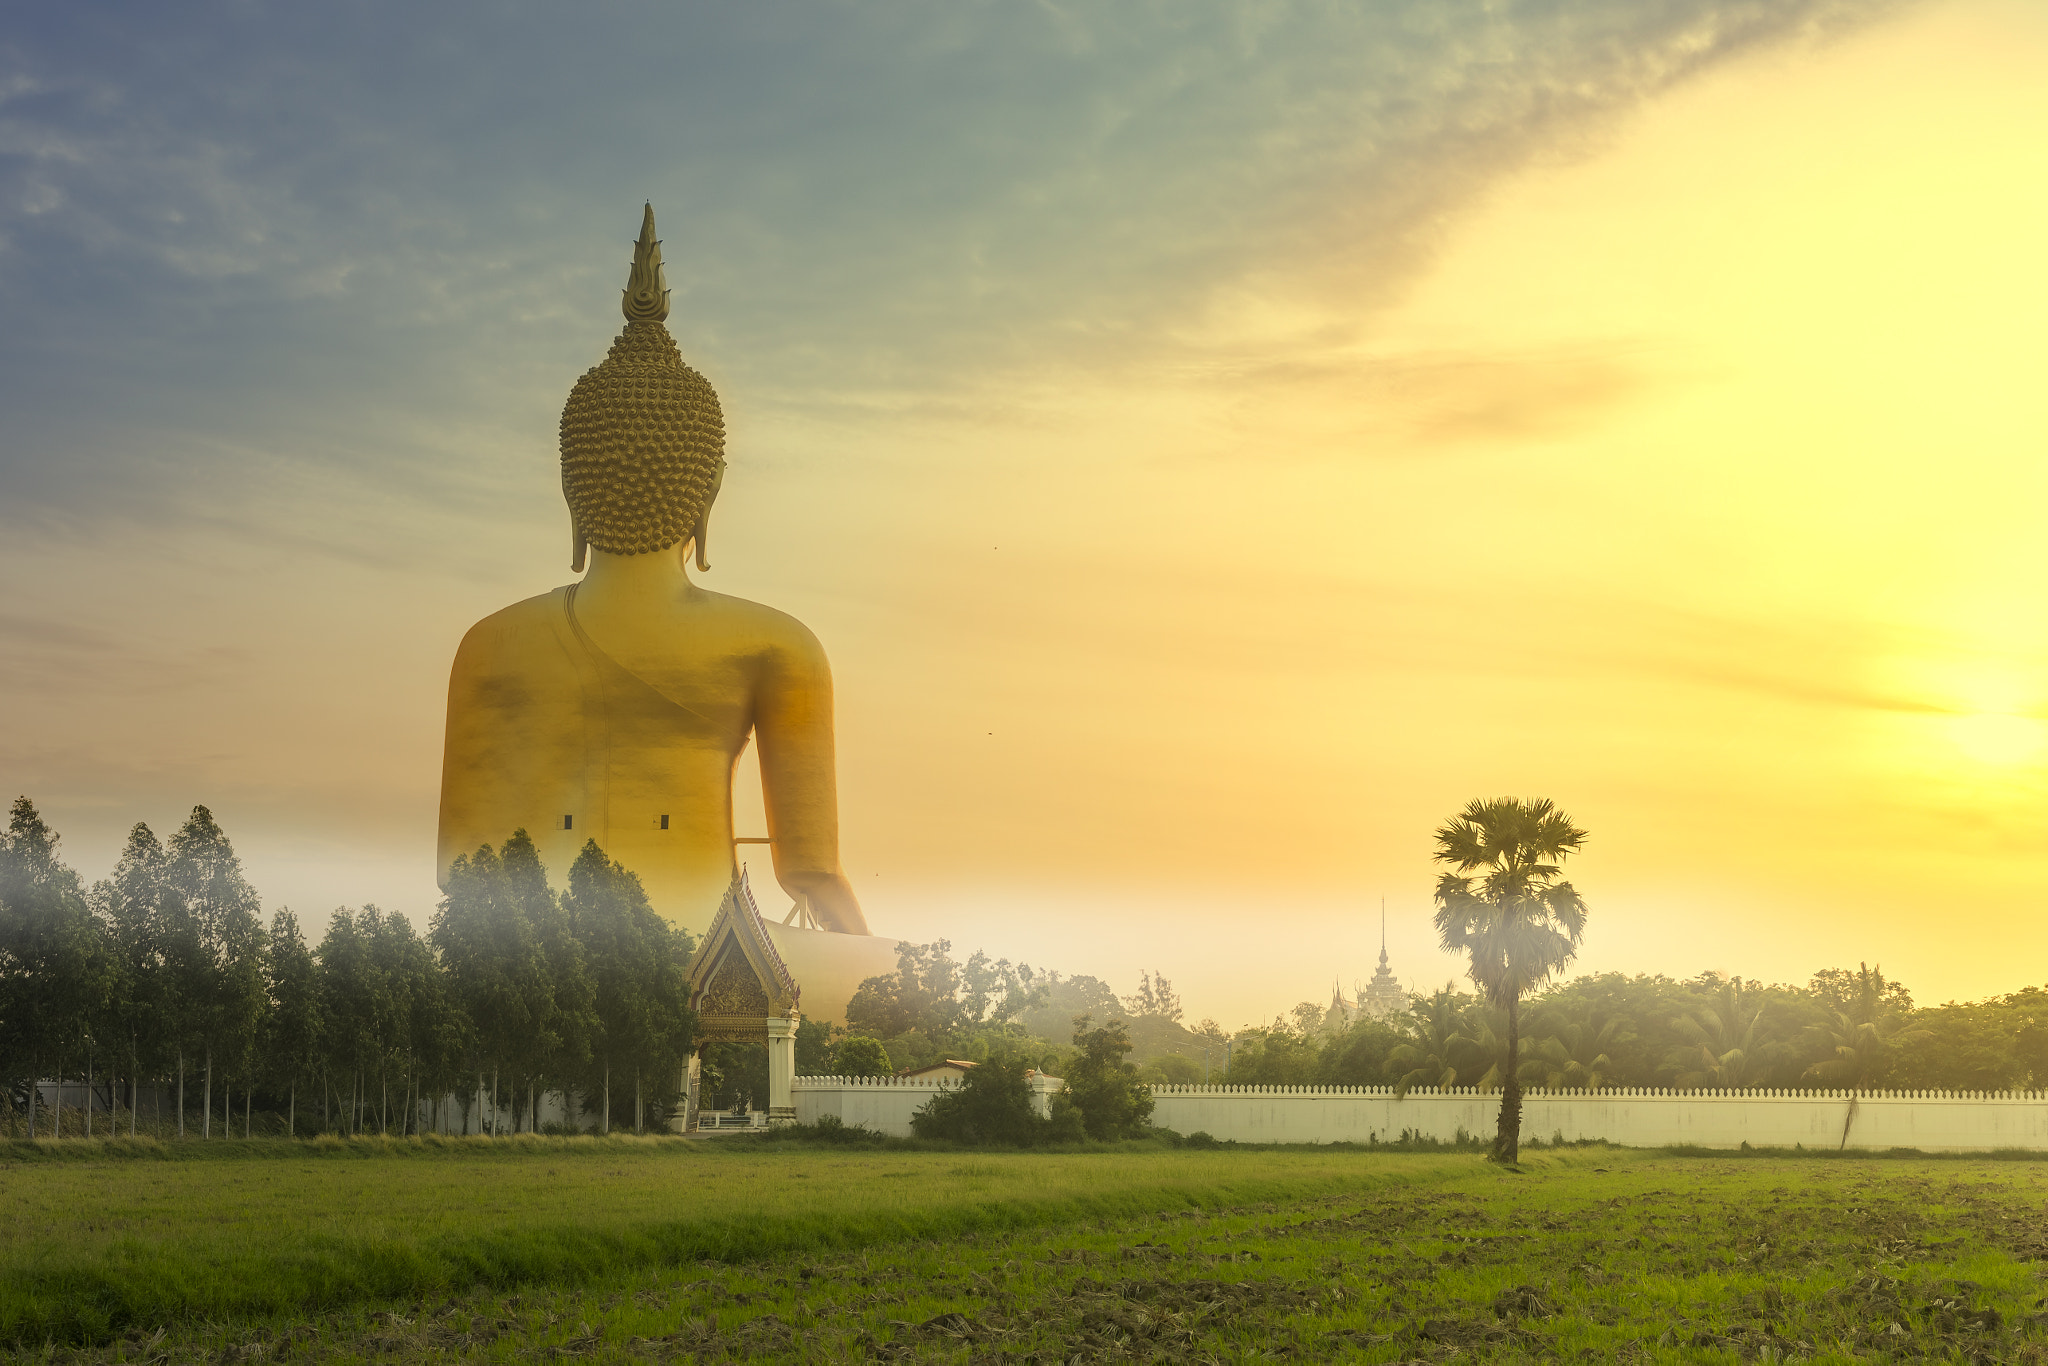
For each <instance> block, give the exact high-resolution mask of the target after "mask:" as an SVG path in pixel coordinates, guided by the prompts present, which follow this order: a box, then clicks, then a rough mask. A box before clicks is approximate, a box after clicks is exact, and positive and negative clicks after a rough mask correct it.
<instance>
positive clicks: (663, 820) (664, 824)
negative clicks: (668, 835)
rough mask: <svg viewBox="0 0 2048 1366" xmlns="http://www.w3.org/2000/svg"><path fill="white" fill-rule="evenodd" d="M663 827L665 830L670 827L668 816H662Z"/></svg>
mask: <svg viewBox="0 0 2048 1366" xmlns="http://www.w3.org/2000/svg"><path fill="white" fill-rule="evenodd" d="M661 828H662V829H664V830H666V829H668V817H666V816H663V817H662V818H661Z"/></svg>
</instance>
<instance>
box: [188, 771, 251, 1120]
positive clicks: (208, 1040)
mask: <svg viewBox="0 0 2048 1366" xmlns="http://www.w3.org/2000/svg"><path fill="white" fill-rule="evenodd" d="M165 880H166V882H168V883H169V885H170V886H171V888H172V889H173V890H174V891H175V892H176V893H177V896H178V898H179V900H180V902H181V903H182V906H181V911H182V914H183V916H184V917H185V920H186V922H187V923H186V928H185V933H186V934H188V935H189V936H191V944H190V949H191V953H190V958H189V960H188V961H187V962H186V963H185V964H183V965H181V966H183V967H184V968H185V970H186V971H187V972H189V974H190V976H189V977H188V978H187V980H186V983H185V985H186V988H187V990H186V991H185V992H184V993H182V994H183V996H184V998H185V1000H184V1002H183V1004H184V1005H185V1006H186V1010H185V1011H184V1012H182V1013H184V1014H185V1016H186V1024H187V1027H188V1030H189V1032H190V1035H191V1037H192V1038H193V1039H194V1040H195V1041H196V1043H197V1046H198V1047H199V1048H200V1049H201V1051H202V1057H203V1060H204V1065H205V1068H206V1080H205V1088H204V1092H203V1095H202V1099H203V1102H204V1104H205V1106H206V1118H205V1120H204V1121H203V1122H202V1124H201V1126H200V1135H201V1137H206V1136H209V1135H210V1134H211V1133H212V1131H213V1080H214V1070H215V1066H216V1064H217V1063H219V1064H225V1065H228V1066H236V1065H243V1066H245V1065H246V1063H247V1061H248V1060H249V1058H250V1055H251V1052H252V1050H253V1047H254V1044H255V1040H256V1037H257V1035H258V1034H259V1032H260V1029H261V1024H262V1019H263V1007H264V995H263V948H264V935H263V922H262V920H261V919H260V917H259V912H260V911H261V909H262V905H261V900H260V898H258V897H257V895H256V891H255V889H254V888H253V887H251V886H250V885H249V884H248V881H247V880H246V879H244V878H243V876H242V863H241V860H240V859H238V858H236V857H235V850H234V846H233V845H232V844H231V843H229V841H228V837H227V834H226V832H224V831H223V830H222V829H221V828H220V826H219V824H218V823H217V822H215V820H214V819H213V813H212V812H211V811H208V810H207V809H206V808H205V807H203V806H195V807H193V808H192V815H191V817H190V818H189V819H187V820H186V822H185V824H184V825H183V826H181V827H179V830H178V833H177V834H175V835H173V836H172V837H171V845H170V865H169V868H168V870H167V872H166V877H165Z"/></svg>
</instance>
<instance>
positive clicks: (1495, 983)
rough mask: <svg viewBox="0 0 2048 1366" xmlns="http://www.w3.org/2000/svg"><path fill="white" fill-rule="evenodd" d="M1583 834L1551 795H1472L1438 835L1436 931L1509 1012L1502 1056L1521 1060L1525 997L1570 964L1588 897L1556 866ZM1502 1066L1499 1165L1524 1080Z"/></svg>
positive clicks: (1483, 990)
mask: <svg viewBox="0 0 2048 1366" xmlns="http://www.w3.org/2000/svg"><path fill="white" fill-rule="evenodd" d="M1585 841H1586V832H1585V831H1584V830H1581V829H1580V828H1579V827H1578V826H1576V825H1573V824H1572V822H1571V818H1570V817H1568V816H1566V815H1565V813H1564V812H1562V811H1560V810H1558V809H1557V807H1556V806H1555V805H1554V804H1553V803H1552V802H1551V801H1550V800H1549V799H1548V798H1538V799H1535V800H1532V801H1522V800H1519V799H1517V798H1513V797H1498V798H1493V799H1479V800H1475V801H1472V802H1469V803H1467V804H1466V806H1465V808H1464V809H1463V810H1462V811H1460V812H1459V813H1458V814H1457V815H1456V816H1453V817H1452V818H1451V819H1450V820H1449V821H1448V822H1446V823H1445V824H1444V825H1443V826H1441V827H1440V828H1439V829H1438V830H1437V832H1436V853H1435V855H1434V857H1435V860H1436V862H1438V863H1442V864H1446V865H1448V868H1447V870H1446V871H1445V872H1444V873H1443V874H1442V875H1441V876H1440V877H1439V878H1438V879H1437V885H1436V906H1437V911H1436V929H1437V937H1438V939H1439V940H1440V941H1441V943H1442V944H1443V947H1444V949H1445V950H1446V951H1448V952H1453V953H1464V954H1465V955H1467V957H1468V960H1469V962H1470V964H1471V967H1470V974H1471V978H1472V981H1473V983H1474V985H1476V986H1477V987H1478V988H1479V990H1480V994H1481V995H1482V996H1483V997H1485V999H1486V1000H1488V1001H1489V1002H1491V1003H1493V1004H1494V1005H1497V1006H1499V1007H1500V1008H1501V1009H1503V1010H1505V1011H1506V1012H1507V1038H1506V1041H1505V1042H1506V1055H1507V1056H1508V1057H1509V1058H1512V1059H1519V1058H1520V1057H1521V1023H1522V1019H1521V1008H1522V997H1523V996H1524V995H1526V994H1527V993H1528V992H1530V991H1531V990H1533V989H1534V988H1536V987H1538V986H1540V985H1542V984H1543V983H1544V982H1547V981H1548V980H1550V978H1551V977H1552V976H1554V975H1555V974H1556V973H1557V972H1558V971H1559V970H1560V969H1561V968H1563V967H1564V966H1565V965H1566V964H1567V963H1569V962H1571V960H1572V958H1573V957H1574V956H1576V954H1577V953H1578V948H1579V940H1580V938H1581V937H1582V936H1583V935H1584V934H1585V930H1586V903H1585V901H1584V899H1582V898H1581V897H1580V896H1579V894H1578V892H1577V891H1576V890H1574V889H1573V887H1572V884H1571V883H1569V882H1567V881H1565V880H1564V875H1563V867H1562V865H1563V863H1564V861H1565V860H1566V859H1567V858H1569V857H1570V856H1571V855H1573V854H1575V853H1577V852H1578V851H1579V848H1580V846H1582V845H1583V844H1584V843H1585ZM1519 1071H1520V1069H1519V1068H1518V1067H1510V1068H1508V1069H1507V1075H1506V1077H1505V1078H1504V1079H1503V1085H1502V1087H1501V1104H1500V1121H1499V1124H1498V1127H1497V1129H1496V1132H1495V1134H1494V1141H1493V1153H1492V1156H1493V1157H1494V1159H1495V1160H1496V1161H1500V1162H1508V1163H1512V1162H1515V1161H1517V1160H1518V1159H1519V1158H1520V1156H1521V1139H1522V1082H1521V1078H1520V1075H1519Z"/></svg>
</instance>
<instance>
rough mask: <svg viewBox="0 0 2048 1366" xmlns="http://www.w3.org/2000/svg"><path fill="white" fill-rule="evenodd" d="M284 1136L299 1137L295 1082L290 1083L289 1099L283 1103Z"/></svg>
mask: <svg viewBox="0 0 2048 1366" xmlns="http://www.w3.org/2000/svg"><path fill="white" fill-rule="evenodd" d="M284 1136H285V1137H286V1138H297V1137H298V1136H299V1084H298V1082H296V1081H294V1082H293V1083H292V1091H291V1098H290V1099H289V1100H287V1101H285V1103H284Z"/></svg>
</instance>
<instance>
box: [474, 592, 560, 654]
mask: <svg viewBox="0 0 2048 1366" xmlns="http://www.w3.org/2000/svg"><path fill="white" fill-rule="evenodd" d="M567 591H568V590H566V589H563V588H556V589H553V590H551V591H549V592H546V593H542V594H539V595H538V596H536V597H531V598H528V599H526V600H525V601H524V602H515V603H513V604H512V605H511V606H510V607H501V608H499V609H498V610H497V611H495V612H493V613H491V614H490V615H489V616H487V617H485V618H484V619H483V620H482V621H479V622H478V623H477V624H476V625H474V626H472V627H470V628H469V630H468V631H467V632H465V633H464V634H463V637H462V645H461V648H460V649H459V650H458V651H457V656H458V658H459V657H463V656H468V657H470V658H478V657H489V656H492V655H497V654H501V653H503V652H506V651H519V652H524V651H525V650H526V649H528V648H530V647H531V646H532V644H533V643H535V642H537V641H541V640H551V639H553V638H554V637H555V636H556V634H557V633H558V632H559V631H560V630H561V623H562V621H563V612H562V600H563V597H564V595H565V594H566V592H567Z"/></svg>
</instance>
